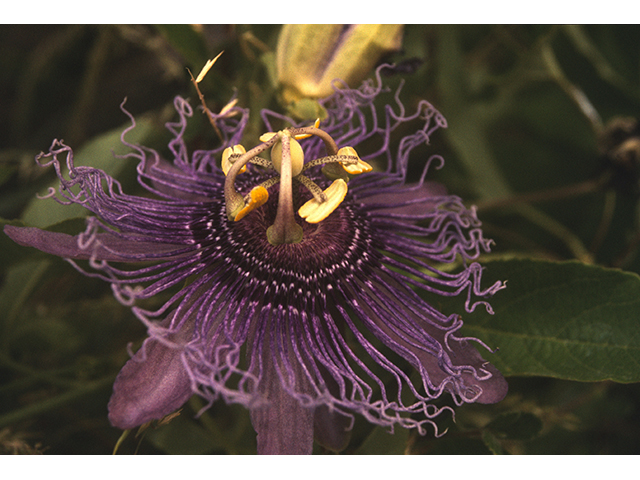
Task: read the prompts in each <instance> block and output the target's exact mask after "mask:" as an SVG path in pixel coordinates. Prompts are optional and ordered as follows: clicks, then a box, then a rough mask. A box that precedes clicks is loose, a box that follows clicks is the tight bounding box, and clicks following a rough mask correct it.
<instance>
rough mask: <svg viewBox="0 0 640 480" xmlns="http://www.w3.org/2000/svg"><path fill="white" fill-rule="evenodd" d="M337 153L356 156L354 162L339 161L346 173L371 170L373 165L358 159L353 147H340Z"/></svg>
mask: <svg viewBox="0 0 640 480" xmlns="http://www.w3.org/2000/svg"><path fill="white" fill-rule="evenodd" d="M338 155H344V156H346V157H356V158H357V159H358V161H357V162H356V163H347V162H340V164H341V165H342V168H344V169H345V170H346V171H347V173H350V174H351V175H359V174H361V173H368V172H370V171H371V170H373V167H372V166H371V165H369V164H368V163H367V162H365V161H363V160H360V156H359V155H358V152H356V150H355V148H353V147H342V148H341V149H340V150H338Z"/></svg>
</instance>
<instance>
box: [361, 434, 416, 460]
mask: <svg viewBox="0 0 640 480" xmlns="http://www.w3.org/2000/svg"><path fill="white" fill-rule="evenodd" d="M408 440H409V430H408V429H406V428H402V427H396V428H395V429H394V432H393V433H390V432H389V429H388V428H383V427H375V428H374V429H373V430H372V431H371V434H370V435H369V436H368V437H367V438H366V439H365V441H364V442H363V443H362V445H360V447H359V448H358V451H357V453H358V455H403V454H404V453H405V450H406V449H407V441H408Z"/></svg>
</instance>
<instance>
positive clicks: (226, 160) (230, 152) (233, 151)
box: [221, 145, 247, 176]
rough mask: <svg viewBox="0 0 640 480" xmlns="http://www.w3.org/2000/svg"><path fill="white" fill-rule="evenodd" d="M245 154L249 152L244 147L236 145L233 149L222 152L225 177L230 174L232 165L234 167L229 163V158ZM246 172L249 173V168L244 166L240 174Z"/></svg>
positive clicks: (229, 148)
mask: <svg viewBox="0 0 640 480" xmlns="http://www.w3.org/2000/svg"><path fill="white" fill-rule="evenodd" d="M244 153H247V151H246V150H245V149H244V147H243V146H242V145H234V146H233V147H227V148H225V149H224V152H222V165H221V167H222V171H223V172H224V174H225V176H226V175H227V173H229V169H230V168H231V165H233V162H231V161H229V157H230V156H231V155H242V154H244ZM246 171H247V166H246V165H243V166H242V168H241V169H240V173H244V172H246Z"/></svg>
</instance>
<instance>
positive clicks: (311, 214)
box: [298, 178, 349, 223]
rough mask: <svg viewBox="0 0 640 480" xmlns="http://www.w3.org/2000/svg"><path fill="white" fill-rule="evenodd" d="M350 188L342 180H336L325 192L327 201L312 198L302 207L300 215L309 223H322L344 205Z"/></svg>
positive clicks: (299, 211)
mask: <svg viewBox="0 0 640 480" xmlns="http://www.w3.org/2000/svg"><path fill="white" fill-rule="evenodd" d="M348 188H349V187H347V182H345V181H344V180H342V179H341V178H339V179H337V180H335V181H334V182H333V183H332V184H331V185H330V186H329V188H327V189H326V190H325V191H324V194H325V195H326V196H327V200H325V201H324V202H319V201H318V200H316V199H315V198H312V199H311V200H309V201H308V202H307V203H305V204H304V205H302V206H301V207H300V209H299V210H298V215H300V216H301V217H302V218H304V219H305V220H306V221H307V222H309V223H318V222H321V221H322V220H324V219H325V218H327V217H328V216H329V215H331V213H332V212H333V211H334V210H335V209H336V208H338V205H340V204H341V203H342V201H343V200H344V197H345V196H346V195H347V190H348Z"/></svg>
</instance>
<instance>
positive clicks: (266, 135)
mask: <svg viewBox="0 0 640 480" xmlns="http://www.w3.org/2000/svg"><path fill="white" fill-rule="evenodd" d="M276 135H277V133H276V132H267V133H263V134H262V135H260V141H261V142H268V141H269V140H271V139H272V138H273V137H275V136H276Z"/></svg>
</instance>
